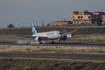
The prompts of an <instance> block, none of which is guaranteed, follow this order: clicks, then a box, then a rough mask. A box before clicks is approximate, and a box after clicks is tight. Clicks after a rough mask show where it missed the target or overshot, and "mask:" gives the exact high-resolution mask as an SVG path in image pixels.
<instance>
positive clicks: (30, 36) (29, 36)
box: [9, 33, 49, 39]
mask: <svg viewBox="0 0 105 70" xmlns="http://www.w3.org/2000/svg"><path fill="white" fill-rule="evenodd" d="M9 34H11V35H16V36H21V37H28V38H36V37H37V36H32V35H20V34H12V33H9ZM39 37H41V38H42V39H49V38H48V37H43V36H39Z"/></svg>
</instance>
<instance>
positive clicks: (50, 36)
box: [32, 31, 62, 40]
mask: <svg viewBox="0 0 105 70" xmlns="http://www.w3.org/2000/svg"><path fill="white" fill-rule="evenodd" d="M32 36H36V37H48V39H49V40H53V39H59V38H61V37H62V33H61V32H60V31H50V32H41V33H37V34H34V35H32Z"/></svg>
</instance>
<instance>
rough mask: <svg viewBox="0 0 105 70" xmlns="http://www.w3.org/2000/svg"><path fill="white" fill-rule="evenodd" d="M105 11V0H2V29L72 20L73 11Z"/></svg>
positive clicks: (0, 18)
mask: <svg viewBox="0 0 105 70" xmlns="http://www.w3.org/2000/svg"><path fill="white" fill-rule="evenodd" d="M76 10H78V11H85V10H89V11H90V12H97V11H105V0H0V28H4V27H7V25H8V24H9V23H12V24H13V25H15V26H16V27H17V26H18V24H19V26H22V25H21V24H22V23H23V26H30V22H33V21H34V22H35V25H42V19H43V21H44V24H45V25H46V24H48V23H49V22H50V21H51V22H53V21H57V20H59V21H60V20H61V17H62V20H63V19H64V18H65V19H66V20H70V19H71V11H76Z"/></svg>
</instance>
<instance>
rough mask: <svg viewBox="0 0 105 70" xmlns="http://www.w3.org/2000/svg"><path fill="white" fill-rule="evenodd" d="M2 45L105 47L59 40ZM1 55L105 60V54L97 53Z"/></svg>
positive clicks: (5, 55)
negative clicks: (52, 42)
mask: <svg viewBox="0 0 105 70" xmlns="http://www.w3.org/2000/svg"><path fill="white" fill-rule="evenodd" d="M0 45H35V46H74V47H75V46H78V47H79V46H91V47H92V46H93V47H105V44H104V43H79V42H60V43H59V42H57V43H55V44H51V43H49V42H46V43H44V44H38V43H35V42H25V41H20V42H0ZM0 57H35V58H36V57H40V58H70V59H98V60H105V55H96V54H52V53H51V54H47V53H43V54H42V53H0Z"/></svg>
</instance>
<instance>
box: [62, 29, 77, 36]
mask: <svg viewBox="0 0 105 70" xmlns="http://www.w3.org/2000/svg"><path fill="white" fill-rule="evenodd" d="M76 30H77V29H75V30H74V31H71V32H68V33H65V34H63V36H65V35H67V34H71V33H73V32H75V31H76Z"/></svg>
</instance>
